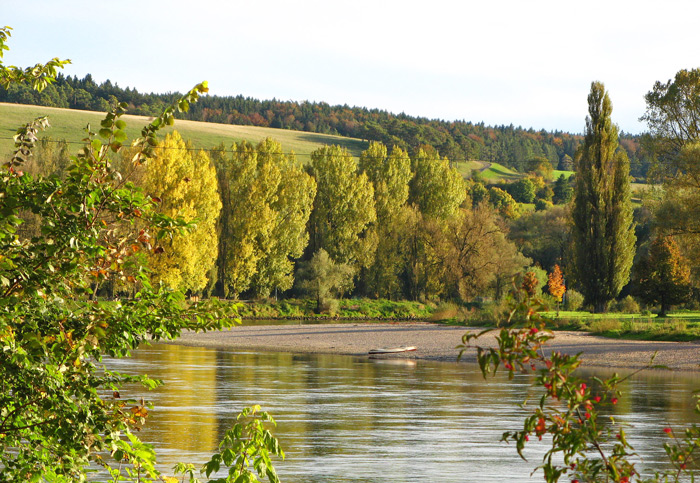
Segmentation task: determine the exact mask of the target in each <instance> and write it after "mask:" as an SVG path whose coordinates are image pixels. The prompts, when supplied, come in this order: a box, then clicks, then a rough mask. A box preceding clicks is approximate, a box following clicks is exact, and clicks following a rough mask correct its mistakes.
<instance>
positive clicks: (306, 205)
mask: <svg viewBox="0 0 700 483" xmlns="http://www.w3.org/2000/svg"><path fill="white" fill-rule="evenodd" d="M232 151H233V153H232V155H231V157H230V158H226V157H225V156H219V157H217V167H218V170H219V180H220V183H221V187H222V195H223V196H222V198H223V202H224V209H223V216H222V218H221V224H220V225H221V227H220V236H221V239H220V240H221V244H220V247H221V249H220V254H219V263H218V267H219V269H218V271H219V273H218V278H219V283H218V286H219V288H220V294H221V295H224V296H232V297H234V298H236V297H238V295H239V294H241V293H242V292H245V291H247V290H252V291H254V292H255V293H256V294H257V295H259V296H267V295H269V294H270V293H271V291H272V290H275V289H279V290H287V289H289V288H291V287H292V285H293V283H294V276H293V274H294V262H293V260H294V259H295V258H299V257H301V256H302V254H303V252H304V248H306V245H307V244H308V239H309V236H308V233H307V231H306V223H307V221H308V219H309V216H310V214H311V207H312V205H313V200H314V196H315V194H316V183H315V181H314V179H313V178H312V177H311V176H309V175H308V174H307V173H305V172H304V170H303V168H302V167H301V166H300V165H299V164H298V163H297V162H296V160H295V159H294V157H293V156H288V155H286V154H284V153H283V152H282V146H281V145H280V143H278V142H277V141H274V140H272V139H269V138H268V139H264V140H263V141H261V142H260V143H259V144H258V145H257V146H253V145H252V144H251V143H249V142H247V141H242V142H241V143H237V144H234V145H233V149H232Z"/></svg>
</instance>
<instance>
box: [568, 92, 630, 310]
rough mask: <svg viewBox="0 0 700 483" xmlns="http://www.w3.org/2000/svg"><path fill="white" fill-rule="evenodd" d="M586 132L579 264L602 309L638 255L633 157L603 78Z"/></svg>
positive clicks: (577, 220) (589, 294)
mask: <svg viewBox="0 0 700 483" xmlns="http://www.w3.org/2000/svg"><path fill="white" fill-rule="evenodd" d="M588 112H589V116H588V117H587V118H586V133H585V134H586V136H585V140H584V143H583V145H582V146H581V148H580V150H579V152H578V153H577V159H576V191H575V196H574V204H573V209H572V218H573V228H572V232H573V233H572V234H573V241H574V261H575V263H574V265H575V267H576V273H577V275H578V281H579V283H580V285H581V288H582V290H583V293H584V295H585V297H586V300H587V301H588V303H590V304H592V305H593V306H594V308H595V311H596V312H602V311H604V310H605V306H606V303H607V302H608V301H610V300H612V299H613V298H615V297H616V296H617V294H618V293H620V290H622V287H623V286H624V285H625V284H627V282H628V281H629V277H630V269H631V268H632V261H633V258H634V253H635V241H636V237H635V234H634V224H633V221H632V202H631V196H630V182H629V160H628V159H627V155H626V154H625V152H624V151H623V150H621V149H618V128H617V126H615V125H614V124H613V123H612V120H611V118H610V116H611V113H612V103H611V102H610V98H609V97H608V94H607V93H606V92H605V87H604V85H603V84H602V83H600V82H593V83H592V84H591V93H590V94H589V95H588Z"/></svg>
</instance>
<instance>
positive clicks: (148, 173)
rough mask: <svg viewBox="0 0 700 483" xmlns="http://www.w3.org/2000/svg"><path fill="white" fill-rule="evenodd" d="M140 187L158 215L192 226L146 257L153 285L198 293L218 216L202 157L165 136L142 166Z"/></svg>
mask: <svg viewBox="0 0 700 483" xmlns="http://www.w3.org/2000/svg"><path fill="white" fill-rule="evenodd" d="M140 185H141V186H142V188H143V190H144V192H145V193H146V194H147V195H148V196H149V197H150V198H151V200H153V201H154V202H155V203H156V204H157V206H158V208H157V210H158V212H159V213H161V214H164V215H167V216H170V217H175V216H178V217H181V218H183V219H184V220H185V221H187V222H192V223H194V224H195V226H194V227H193V228H192V229H191V230H188V231H187V232H186V233H177V234H173V235H172V236H168V237H166V238H164V239H162V240H161V241H160V242H159V243H158V246H157V247H156V248H155V250H154V251H153V253H151V254H149V266H150V267H151V269H152V270H153V272H154V280H155V281H156V282H159V283H161V282H162V283H164V284H165V285H166V286H167V287H169V288H171V289H173V290H182V291H192V292H195V293H197V292H200V291H201V290H202V289H204V288H205V287H206V285H207V283H208V280H207V273H208V272H209V271H210V270H211V268H212V267H213V266H214V263H215V261H216V256H217V243H218V240H217V234H216V223H217V219H218V217H219V213H220V212H221V199H220V197H219V191H218V184H217V179H216V171H215V169H214V166H213V165H212V163H211V160H210V158H209V155H208V154H207V153H205V152H204V151H199V152H194V153H193V152H192V149H191V146H189V145H188V144H186V143H185V141H184V140H183V139H182V137H180V135H179V134H178V133H177V131H174V132H173V133H171V134H168V135H167V136H166V137H165V140H164V141H163V142H162V143H160V144H159V146H158V148H157V149H156V150H155V152H154V158H153V159H152V160H151V162H149V163H147V164H146V166H145V172H144V173H143V177H142V179H141V182H140Z"/></svg>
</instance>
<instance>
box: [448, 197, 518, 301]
mask: <svg viewBox="0 0 700 483" xmlns="http://www.w3.org/2000/svg"><path fill="white" fill-rule="evenodd" d="M444 236H445V240H446V246H445V250H446V252H445V254H444V255H441V256H440V258H442V259H444V260H445V264H446V267H447V270H446V273H447V274H448V279H449V280H450V281H451V285H452V287H454V289H453V290H454V292H453V293H454V295H457V296H459V298H461V299H462V300H472V299H473V298H475V297H477V296H479V295H483V294H485V293H486V292H487V291H488V288H489V286H490V285H492V284H495V285H496V287H497V291H498V290H499V288H500V287H499V283H500V282H501V281H503V280H506V279H510V278H512V277H513V275H514V274H515V273H518V272H519V271H521V270H522V269H523V268H524V267H525V266H527V265H528V264H529V260H528V259H526V258H525V257H523V256H522V255H521V254H520V253H518V249H517V247H516V246H515V245H514V244H513V243H512V242H510V241H509V240H508V239H507V238H506V236H505V233H504V231H503V229H502V227H501V226H500V225H499V223H498V218H497V216H496V214H495V213H494V211H493V210H492V209H491V208H490V207H488V206H486V205H479V206H478V207H476V208H474V209H473V210H470V209H460V210H459V211H458V213H457V215H456V216H454V217H452V218H450V220H448V223H447V226H446V229H445V235H444ZM499 295H500V294H497V297H498V296H499Z"/></svg>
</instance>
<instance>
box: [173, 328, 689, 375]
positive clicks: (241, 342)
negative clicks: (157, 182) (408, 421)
mask: <svg viewBox="0 0 700 483" xmlns="http://www.w3.org/2000/svg"><path fill="white" fill-rule="evenodd" d="M469 330H471V331H480V330H483V329H480V328H479V329H469V328H465V327H454V326H445V325H440V324H432V323H427V322H409V323H406V322H402V323H342V324H314V325H264V326H238V327H234V328H233V329H231V330H226V331H215V332H207V333H199V334H197V333H193V332H185V333H183V334H182V337H181V338H180V339H178V340H176V341H173V342H172V343H175V344H180V345H189V346H198V347H213V348H221V349H231V350H245V351H262V352H292V353H314V354H343V355H351V356H364V357H367V353H368V352H369V351H370V350H371V349H375V348H379V347H399V346H415V347H416V348H417V350H416V351H414V352H404V353H400V354H392V355H388V356H382V357H387V358H400V359H424V360H433V361H451V362H454V361H456V360H457V354H458V350H457V349H456V348H455V347H456V346H457V345H458V344H460V343H461V337H462V335H463V334H464V333H465V332H466V331H469ZM555 335H556V337H555V338H554V340H552V341H551V342H550V343H549V344H548V349H549V350H555V351H560V352H562V353H568V354H576V353H578V352H581V353H582V356H581V359H582V360H583V361H584V364H585V365H588V366H596V367H608V368H619V369H635V368H640V367H644V366H645V365H647V364H648V363H649V361H650V359H651V357H652V356H653V354H654V353H655V352H658V355H657V357H656V359H655V361H654V363H655V364H662V365H665V366H667V367H668V368H669V369H673V370H683V371H697V370H700V344H698V343H695V342H658V341H654V342H651V341H638V340H620V339H608V338H605V337H600V336H595V335H590V334H587V333H584V332H569V331H557V332H556V333H555ZM494 344H495V341H494V335H493V334H489V335H486V336H484V338H483V339H482V341H481V345H483V346H488V345H494ZM462 360H463V361H467V362H473V361H475V360H476V357H475V353H474V351H467V352H465V354H464V356H463V357H462Z"/></svg>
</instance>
